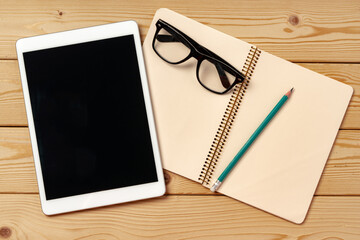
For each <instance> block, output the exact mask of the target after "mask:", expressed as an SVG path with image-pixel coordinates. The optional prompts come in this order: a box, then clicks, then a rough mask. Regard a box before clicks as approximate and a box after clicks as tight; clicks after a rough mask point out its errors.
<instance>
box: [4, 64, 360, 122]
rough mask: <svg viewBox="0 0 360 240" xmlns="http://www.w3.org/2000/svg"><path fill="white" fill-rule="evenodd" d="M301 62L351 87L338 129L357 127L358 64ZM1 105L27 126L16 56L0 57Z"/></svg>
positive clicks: (10, 116)
mask: <svg viewBox="0 0 360 240" xmlns="http://www.w3.org/2000/svg"><path fill="white" fill-rule="evenodd" d="M300 65H301V66H303V67H306V68H309V69H311V70H313V71H316V72H318V73H321V74H324V75H326V76H328V77H331V78H334V79H336V80H338V81H340V82H343V83H346V84H349V85H351V86H352V87H353V88H354V95H353V97H352V100H351V102H350V105H349V108H348V111H347V114H346V116H345V118H344V122H343V123H342V125H341V129H360V121H359V119H360V64H314V63H311V64H310V63H308V64H300ZM0 109H1V114H0V126H27V120H26V113H25V106H24V99H23V94H22V88H21V83H20V76H19V71H18V63H17V61H15V60H0Z"/></svg>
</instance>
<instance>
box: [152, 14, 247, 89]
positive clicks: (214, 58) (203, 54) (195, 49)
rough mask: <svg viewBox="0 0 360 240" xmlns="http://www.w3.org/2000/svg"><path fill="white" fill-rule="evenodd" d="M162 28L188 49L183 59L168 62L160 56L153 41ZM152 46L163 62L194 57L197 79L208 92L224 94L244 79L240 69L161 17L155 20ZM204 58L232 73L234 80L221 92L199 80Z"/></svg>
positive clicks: (181, 61)
mask: <svg viewBox="0 0 360 240" xmlns="http://www.w3.org/2000/svg"><path fill="white" fill-rule="evenodd" d="M162 28H163V29H165V30H166V31H167V32H169V33H170V34H173V36H175V38H177V40H178V41H180V42H181V43H183V44H184V45H185V46H187V47H188V48H189V49H190V53H189V55H188V56H187V57H185V58H184V59H182V60H180V61H178V62H170V61H168V60H167V59H165V58H164V57H163V56H161V54H160V53H159V52H158V51H157V50H156V48H155V41H156V39H157V36H158V34H159V32H160V30H161V29H162ZM152 47H153V50H154V51H155V53H156V54H157V55H158V56H159V57H160V58H161V59H162V60H164V61H165V62H167V63H170V64H180V63H183V62H185V61H187V60H188V59H190V58H191V57H194V58H195V59H197V60H198V63H197V66H196V77H197V80H198V82H199V83H200V84H201V86H203V87H204V88H205V89H207V90H209V91H210V92H213V93H216V94H225V93H227V92H229V91H230V90H231V89H232V88H233V87H234V86H235V85H236V84H238V83H241V82H243V81H244V78H245V76H244V75H243V74H242V73H241V72H240V71H238V70H237V69H236V68H235V67H233V66H232V65H231V64H229V63H228V62H226V61H225V60H224V59H222V58H221V57H219V56H218V55H216V54H215V53H213V52H212V51H210V50H209V49H207V48H205V47H204V46H202V45H200V44H198V43H197V42H196V41H195V40H193V39H192V38H190V37H189V36H187V35H186V34H185V33H183V32H181V31H180V30H179V29H177V28H176V27H174V26H172V25H171V24H169V23H167V22H165V21H164V20H162V19H159V20H158V21H157V22H156V31H155V35H154V39H153V42H152ZM204 60H208V61H210V62H212V63H213V64H214V65H215V66H216V63H217V64H220V66H221V67H222V69H223V70H225V71H227V72H229V73H230V74H232V75H234V77H235V81H234V82H233V83H232V84H231V85H230V86H229V87H228V88H227V89H226V90H225V91H223V92H217V91H214V90H212V89H210V88H208V87H207V86H206V85H204V84H203V83H202V82H201V80H200V78H199V68H200V65H201V63H202V61H204ZM217 70H218V71H219V69H217Z"/></svg>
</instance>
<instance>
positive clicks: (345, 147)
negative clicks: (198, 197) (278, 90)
mask: <svg viewBox="0 0 360 240" xmlns="http://www.w3.org/2000/svg"><path fill="white" fill-rule="evenodd" d="M165 176H166V182H167V186H166V188H167V194H212V193H211V192H210V191H209V190H208V189H206V188H204V187H202V186H201V185H199V184H197V183H195V182H193V181H191V180H188V179H186V178H184V177H181V176H179V175H177V174H174V173H171V172H169V171H166V172H165ZM37 192H38V188H37V182H36V177H35V170H34V164H33V158H32V151H31V146H30V140H29V135H28V129H27V128H4V127H3V128H0V193H37ZM316 195H360V131H353V130H340V132H339V135H338V138H337V140H336V142H335V145H334V147H333V150H332V153H331V154H330V157H329V160H328V163H327V165H326V167H325V170H324V172H323V176H322V179H321V181H320V184H319V186H318V189H317V192H316Z"/></svg>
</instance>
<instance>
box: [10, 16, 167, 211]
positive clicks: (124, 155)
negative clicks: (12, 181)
mask: <svg viewBox="0 0 360 240" xmlns="http://www.w3.org/2000/svg"><path fill="white" fill-rule="evenodd" d="M16 48H17V54H18V59H19V67H20V74H21V80H22V87H23V92H24V98H25V106H26V112H27V118H28V124H29V131H30V137H31V144H32V150H33V155H34V161H35V167H36V175H37V180H38V185H39V193H40V199H41V204H42V209H43V212H44V213H45V214H47V215H51V214H58V213H63V212H69V211H75V210H80V209H87V208H93V207H98V206H104V205H109V204H115V203H121V202H128V201H134V200H140V199H144V198H151V197H156V196H160V195H163V194H164V192H165V185H164V178H163V172H162V167H161V162H160V155H159V149H158V142H157V137H156V131H155V125H154V118H153V113H152V107H151V102H150V95H149V89H148V83H147V79H146V73H145V66H144V61H143V55H142V49H141V42H140V36H139V29H138V26H137V24H136V22H134V21H126V22H120V23H113V24H107V25H102V26H96V27H90V28H84V29H78V30H72V31H66V32H60V33H54V34H47V35H42V36H36V37H30V38H24V39H20V40H19V41H18V42H17V44H16Z"/></svg>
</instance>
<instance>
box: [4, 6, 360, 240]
mask: <svg viewBox="0 0 360 240" xmlns="http://www.w3.org/2000/svg"><path fill="white" fill-rule="evenodd" d="M161 7H167V8H170V9H173V10H175V11H177V12H179V13H182V14H184V15H186V16H188V17H191V18H194V19H196V20H198V21H200V22H202V23H204V24H207V25H209V26H211V27H214V28H216V29H218V30H220V31H223V32H225V33H228V34H230V35H232V36H235V37H237V38H239V39H243V40H245V41H248V42H250V43H253V44H255V45H257V46H258V47H260V48H261V49H263V50H265V51H268V52H270V53H273V54H275V55H277V56H280V57H283V58H285V59H287V60H290V61H293V62H295V63H297V64H300V65H302V66H304V67H306V68H309V69H311V70H314V71H316V72H319V73H321V74H324V75H326V76H329V77H332V78H334V79H336V80H338V81H341V82H344V83H346V84H349V85H351V86H352V87H353V88H354V95H353V98H352V100H351V103H350V106H349V108H348V111H347V113H346V117H345V119H344V121H343V123H342V125H341V128H340V131H339V134H338V137H337V140H336V142H335V145H334V147H333V149H332V152H331V154H330V157H329V160H328V163H327V165H326V167H325V170H324V172H323V176H322V178H321V181H320V183H319V186H318V189H317V191H316V194H315V197H314V200H313V202H312V204H311V207H310V210H309V213H308V216H307V218H306V220H305V222H304V223H303V224H301V225H296V224H293V223H290V222H287V221H285V220H283V219H280V218H277V217H275V216H272V215H270V214H268V213H265V212H263V211H260V210H258V209H256V208H253V207H250V206H248V205H246V204H243V203H241V202H238V201H236V200H233V199H231V198H228V197H226V196H222V195H220V194H212V193H211V192H210V191H209V190H207V189H205V188H203V187H202V186H199V185H198V184H196V183H194V182H191V181H189V180H187V179H185V178H183V177H181V176H178V175H176V174H173V173H170V172H166V171H165V176H166V182H167V193H166V195H165V196H163V197H160V198H156V199H151V200H144V201H138V202H132V203H126V204H119V205H114V206H108V207H103V208H97V209H92V210H87V211H81V212H76V213H69V214H63V215H59V216H52V217H47V216H45V215H44V214H43V213H42V211H41V207H40V203H39V196H38V189H37V183H36V178H35V170H34V164H33V159H32V152H31V147H30V140H29V134H28V128H27V120H26V116H25V108H24V100H23V96H22V89H21V84H20V78H19V73H18V66H17V60H16V59H17V56H16V51H15V42H16V40H17V39H19V38H22V37H27V36H33V35H39V34H45V33H51V32H57V31H63V30H69V29H74V28H80V27H87V26H94V25H99V24H105V23H111V22H117V21H122V20H128V19H133V20H135V21H137V22H138V23H139V25H140V31H141V36H142V39H144V37H145V36H146V33H147V30H148V27H149V25H150V22H151V19H152V17H153V15H154V13H155V11H156V9H158V8H161ZM148 238H151V239H216V240H217V239H220V240H221V239H246V240H251V239H259V240H267V239H271V240H280V239H281V240H288V239H299V240H311V239H327V240H330V239H331V240H335V239H360V1H358V0H356V1H340V0H339V1H335V0H327V1H313V0H307V1H250V0H249V1H240V0H239V1H235V0H234V1H230V0H229V1H228V0H227V1H216V0H207V1H205V0H202V1H195V0H183V1H175V0H157V1H151V0H150V1H140V0H131V1H124V0H107V1H69V0H62V1H41V0H32V1H25V0H24V1H14V0H8V1H6V0H0V240H1V239H148Z"/></svg>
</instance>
